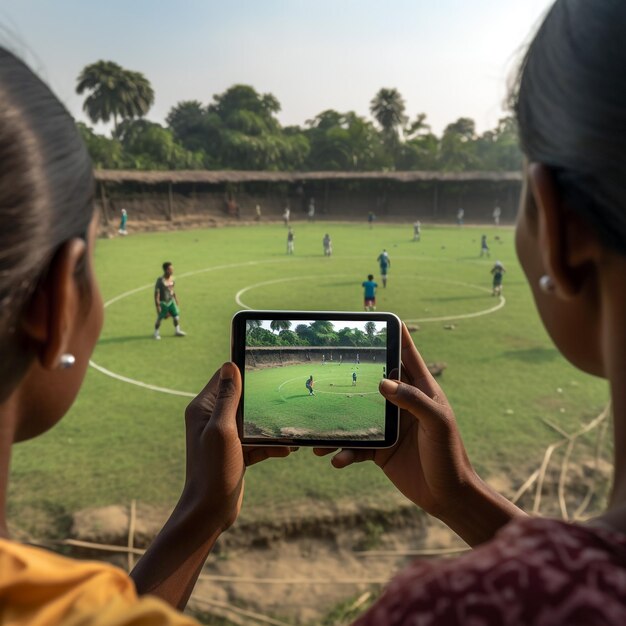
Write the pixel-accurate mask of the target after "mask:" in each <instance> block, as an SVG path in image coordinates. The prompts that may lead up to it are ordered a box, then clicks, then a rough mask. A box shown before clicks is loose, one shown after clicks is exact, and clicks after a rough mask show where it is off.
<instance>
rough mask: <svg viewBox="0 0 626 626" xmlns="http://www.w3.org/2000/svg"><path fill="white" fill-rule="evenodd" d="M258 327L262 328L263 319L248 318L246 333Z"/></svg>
mask: <svg viewBox="0 0 626 626" xmlns="http://www.w3.org/2000/svg"><path fill="white" fill-rule="evenodd" d="M256 328H261V320H246V334H250V333H251V332H252V331H253V330H255V329H256Z"/></svg>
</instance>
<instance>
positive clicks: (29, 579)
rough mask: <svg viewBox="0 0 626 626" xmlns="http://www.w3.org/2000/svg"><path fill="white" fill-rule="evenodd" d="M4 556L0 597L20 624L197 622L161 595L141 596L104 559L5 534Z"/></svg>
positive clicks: (161, 625)
mask: <svg viewBox="0 0 626 626" xmlns="http://www.w3.org/2000/svg"><path fill="white" fill-rule="evenodd" d="M0 562H1V563H2V567H1V568H0V602H1V604H2V607H3V613H4V612H6V615H8V614H10V613H11V612H13V614H14V615H16V616H19V617H17V619H16V620H15V622H12V623H14V624H15V625H16V626H26V624H35V623H37V624H39V623H42V624H43V623H44V622H45V623H46V624H48V625H49V626H57V625H60V624H62V623H63V624H69V623H72V624H84V625H85V626H88V625H89V624H96V623H98V624H107V625H110V626H131V625H135V626H136V625H137V624H145V623H150V624H154V625H155V626H192V625H193V624H196V622H194V621H193V620H191V619H190V618H188V617H186V616H184V615H182V614H180V613H178V612H177V611H175V610H174V609H172V608H171V607H169V606H168V605H167V604H165V603H164V602H162V601H161V600H158V599H157V598H150V597H142V598H138V597H137V593H136V591H135V586H134V583H133V581H132V580H131V579H130V577H129V576H128V575H127V574H126V573H124V572H123V571H122V570H120V569H118V568H116V567H113V566H111V565H108V564H105V563H98V562H95V561H77V560H74V559H68V558H66V557H63V556H60V555H58V554H54V553H52V552H48V551H47V550H42V549H39V548H34V547H31V546H24V545H20V544H18V543H14V542H11V541H4V540H0ZM24 598H28V602H26V603H25V602H24ZM18 607H19V612H18V611H17V608H18ZM53 607H54V610H52V609H53ZM11 608H13V609H15V610H14V611H11ZM55 615H56V617H55Z"/></svg>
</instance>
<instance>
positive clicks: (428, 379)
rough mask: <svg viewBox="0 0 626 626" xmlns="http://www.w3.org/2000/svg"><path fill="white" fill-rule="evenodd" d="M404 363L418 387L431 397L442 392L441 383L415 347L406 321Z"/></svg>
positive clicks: (403, 341) (403, 344)
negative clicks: (429, 369)
mask: <svg viewBox="0 0 626 626" xmlns="http://www.w3.org/2000/svg"><path fill="white" fill-rule="evenodd" d="M402 365H403V366H404V369H405V370H406V372H407V374H408V376H409V377H410V378H411V379H412V380H413V384H414V385H415V386H416V387H417V388H418V389H420V390H421V391H423V392H424V393H426V394H427V395H428V396H430V397H431V398H433V397H435V396H436V395H439V394H440V393H441V389H440V388H439V385H438V384H437V383H436V381H435V379H434V378H433V375H432V374H431V373H430V372H429V371H428V367H427V366H426V363H425V362H424V359H423V358H422V355H421V354H420V353H419V352H418V350H417V348H416V347H415V344H414V343H413V339H412V337H411V333H409V329H408V328H407V327H406V325H405V324H404V322H403V323H402Z"/></svg>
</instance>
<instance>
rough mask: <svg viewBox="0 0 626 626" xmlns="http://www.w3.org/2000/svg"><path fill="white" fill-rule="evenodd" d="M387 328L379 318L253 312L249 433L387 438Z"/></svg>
mask: <svg viewBox="0 0 626 626" xmlns="http://www.w3.org/2000/svg"><path fill="white" fill-rule="evenodd" d="M361 317H362V316H361ZM387 331H388V322H387V321H384V320H383V321H381V320H373V319H353V320H351V319H340V320H337V319H269V318H268V319H248V320H246V322H245V371H244V398H245V402H244V408H243V436H244V438H246V439H254V440H257V441H258V440H264V439H268V440H279V439H291V440H296V441H298V440H318V441H346V442H349V441H352V442H363V443H364V445H365V444H366V442H371V443H372V444H375V443H376V442H382V441H384V440H385V428H386V421H385V420H386V403H385V399H384V398H383V397H382V396H381V395H380V393H379V391H378V385H379V383H380V381H381V379H382V378H384V377H386V376H387V375H388V373H389V372H388V367H390V364H389V363H388V358H387V356H388V354H387V351H388V345H387V343H388V339H387ZM394 367H396V366H394Z"/></svg>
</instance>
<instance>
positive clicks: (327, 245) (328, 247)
mask: <svg viewBox="0 0 626 626" xmlns="http://www.w3.org/2000/svg"><path fill="white" fill-rule="evenodd" d="M322 243H323V245H324V256H330V255H331V254H332V253H333V242H332V241H331V240H330V235H329V234H328V233H326V234H325V235H324V239H322Z"/></svg>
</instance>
